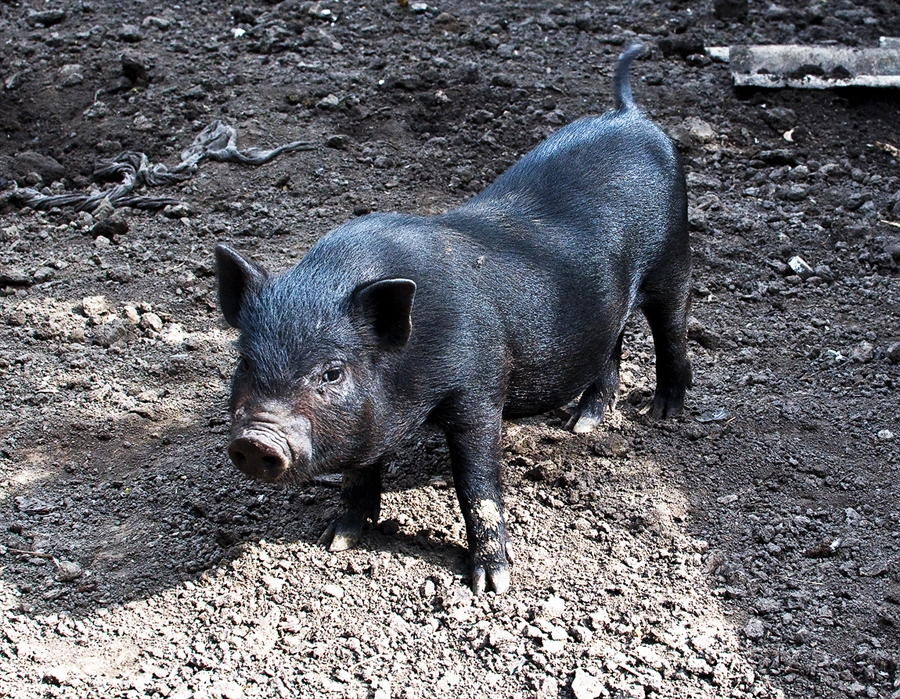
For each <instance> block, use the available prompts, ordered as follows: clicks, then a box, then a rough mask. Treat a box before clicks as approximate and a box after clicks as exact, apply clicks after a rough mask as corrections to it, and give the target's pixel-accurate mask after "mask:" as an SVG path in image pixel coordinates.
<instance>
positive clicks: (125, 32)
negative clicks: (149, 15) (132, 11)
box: [118, 24, 144, 44]
mask: <svg viewBox="0 0 900 699" xmlns="http://www.w3.org/2000/svg"><path fill="white" fill-rule="evenodd" d="M118 38H119V41H124V42H126V43H129V44H136V43H138V42H139V41H141V40H142V39H143V38H144V37H142V36H141V28H140V27H139V26H137V25H136V24H123V25H122V28H121V29H119V33H118Z"/></svg>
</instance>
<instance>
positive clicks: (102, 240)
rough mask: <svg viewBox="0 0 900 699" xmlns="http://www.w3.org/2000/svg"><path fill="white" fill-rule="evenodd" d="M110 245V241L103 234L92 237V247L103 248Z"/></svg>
mask: <svg viewBox="0 0 900 699" xmlns="http://www.w3.org/2000/svg"><path fill="white" fill-rule="evenodd" d="M111 245H112V241H111V240H110V239H109V238H107V237H106V236H105V235H98V236H97V237H96V238H94V247H95V248H97V249H98V250H105V249H106V248H108V247H110V246H111Z"/></svg>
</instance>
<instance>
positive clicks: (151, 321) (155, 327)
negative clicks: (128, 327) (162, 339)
mask: <svg viewBox="0 0 900 699" xmlns="http://www.w3.org/2000/svg"><path fill="white" fill-rule="evenodd" d="M141 328H143V329H144V330H152V331H153V332H155V333H158V332H160V331H161V330H162V329H163V321H162V318H160V317H159V316H158V315H156V314H155V313H152V312H151V313H144V314H143V315H142V316H141Z"/></svg>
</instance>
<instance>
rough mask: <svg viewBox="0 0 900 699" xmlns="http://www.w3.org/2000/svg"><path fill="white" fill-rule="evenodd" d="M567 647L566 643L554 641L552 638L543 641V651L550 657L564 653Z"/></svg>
mask: <svg viewBox="0 0 900 699" xmlns="http://www.w3.org/2000/svg"><path fill="white" fill-rule="evenodd" d="M565 646H566V642H565V641H554V640H553V639H550V638H545V639H544V640H543V641H541V649H542V650H543V651H544V652H545V653H547V654H548V655H556V654H557V653H562V652H563V650H565Z"/></svg>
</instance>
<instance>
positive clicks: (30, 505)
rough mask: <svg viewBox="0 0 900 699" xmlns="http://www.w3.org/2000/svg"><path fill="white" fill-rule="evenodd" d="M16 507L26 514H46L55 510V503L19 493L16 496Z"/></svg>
mask: <svg viewBox="0 0 900 699" xmlns="http://www.w3.org/2000/svg"><path fill="white" fill-rule="evenodd" d="M16 508H17V509H18V510H19V512H21V513H22V514H26V515H46V514H50V513H51V512H53V509H54V508H53V505H51V504H49V503H47V502H44V501H43V500H41V499H39V498H30V497H28V496H27V495H19V496H18V497H17V498H16Z"/></svg>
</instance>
